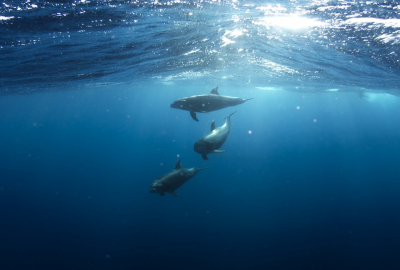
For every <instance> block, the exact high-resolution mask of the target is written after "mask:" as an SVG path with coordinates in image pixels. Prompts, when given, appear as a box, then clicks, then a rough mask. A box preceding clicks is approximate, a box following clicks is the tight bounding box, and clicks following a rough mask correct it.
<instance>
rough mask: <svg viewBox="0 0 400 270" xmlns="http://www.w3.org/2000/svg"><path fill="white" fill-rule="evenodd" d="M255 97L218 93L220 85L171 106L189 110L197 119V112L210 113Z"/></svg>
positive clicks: (175, 102)
mask: <svg viewBox="0 0 400 270" xmlns="http://www.w3.org/2000/svg"><path fill="white" fill-rule="evenodd" d="M250 99H253V98H248V99H243V98H239V97H228V96H222V95H220V94H219V93H218V86H217V87H215V88H214V89H213V90H211V92H210V94H207V95H197V96H190V97H184V98H180V99H178V100H175V101H174V102H173V103H172V104H171V108H175V109H181V110H185V111H189V112H190V115H191V116H192V118H193V119H194V120H195V121H199V119H197V116H196V113H197V112H199V113H208V112H212V111H216V110H220V109H224V108H226V107H231V106H236V105H239V104H242V103H244V102H245V101H247V100H250Z"/></svg>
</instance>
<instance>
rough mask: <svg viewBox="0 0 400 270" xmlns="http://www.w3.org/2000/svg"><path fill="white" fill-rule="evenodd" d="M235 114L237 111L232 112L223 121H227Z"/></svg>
mask: <svg viewBox="0 0 400 270" xmlns="http://www.w3.org/2000/svg"><path fill="white" fill-rule="evenodd" d="M235 112H237V110H236V111H234V112H233V113H231V114H230V115H228V116H227V117H225V119H229V117H231V116H232V115H233V114H234V113H235Z"/></svg>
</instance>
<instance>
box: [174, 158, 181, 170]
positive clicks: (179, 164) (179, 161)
mask: <svg viewBox="0 0 400 270" xmlns="http://www.w3.org/2000/svg"><path fill="white" fill-rule="evenodd" d="M180 168H181V159H178V161H177V162H176V164H175V170H176V169H180Z"/></svg>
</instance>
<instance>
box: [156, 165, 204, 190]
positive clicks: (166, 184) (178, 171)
mask: <svg viewBox="0 0 400 270" xmlns="http://www.w3.org/2000/svg"><path fill="white" fill-rule="evenodd" d="M200 170H204V169H202V168H190V169H186V168H181V160H180V159H178V161H177V162H176V165H175V169H174V170H173V171H172V172H169V173H167V174H164V175H163V176H161V177H160V178H158V179H157V180H155V181H154V182H153V183H152V184H151V188H150V193H159V194H160V195H161V196H164V195H165V192H168V193H171V194H172V195H175V196H179V194H177V193H175V189H177V188H179V187H180V186H182V185H183V184H185V183H186V182H187V181H188V180H189V179H190V178H192V177H193V176H195V175H196V174H197V173H198V172H199V171H200Z"/></svg>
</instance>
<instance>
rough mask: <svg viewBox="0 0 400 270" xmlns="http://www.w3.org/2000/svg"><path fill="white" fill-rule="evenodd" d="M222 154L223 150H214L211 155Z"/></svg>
mask: <svg viewBox="0 0 400 270" xmlns="http://www.w3.org/2000/svg"><path fill="white" fill-rule="evenodd" d="M223 152H225V150H218V149H215V150H214V151H213V153H223Z"/></svg>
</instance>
